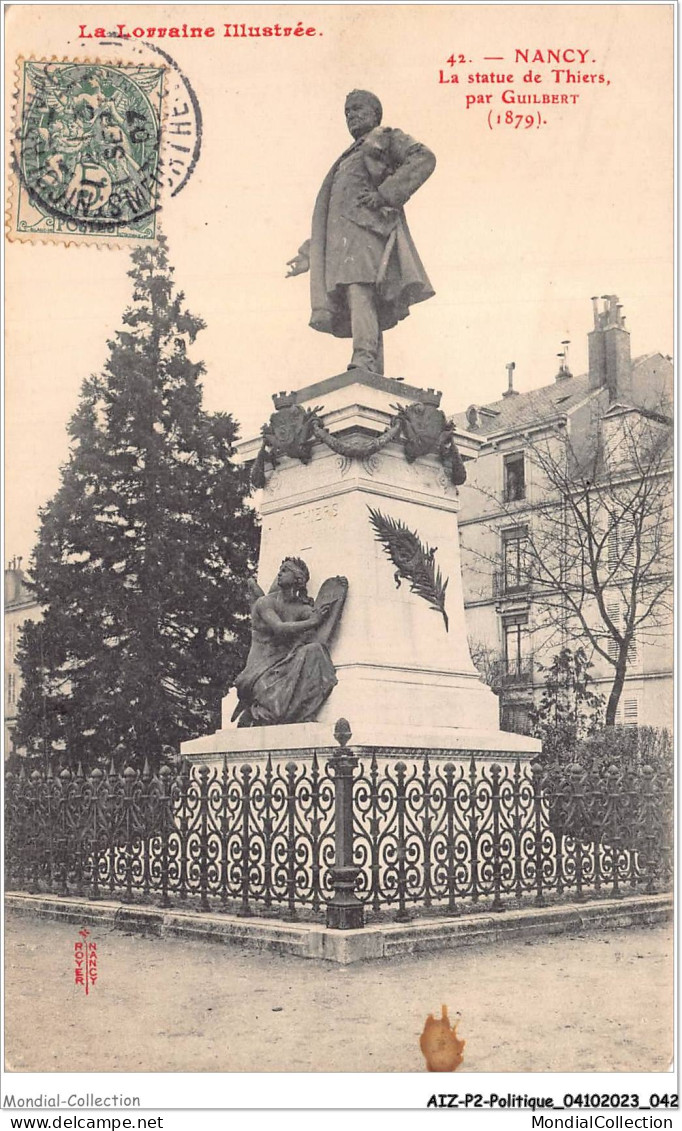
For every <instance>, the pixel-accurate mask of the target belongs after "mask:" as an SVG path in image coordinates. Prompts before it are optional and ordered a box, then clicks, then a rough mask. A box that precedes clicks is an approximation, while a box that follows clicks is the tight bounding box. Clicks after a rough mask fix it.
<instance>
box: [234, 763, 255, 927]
mask: <svg viewBox="0 0 682 1131" xmlns="http://www.w3.org/2000/svg"><path fill="white" fill-rule="evenodd" d="M239 772H240V774H241V777H242V846H241V869H242V885H241V886H242V901H241V904H240V906H239V910H238V912H237V914H238V915H240V916H244V917H246V916H248V915H250V914H251V905H250V904H249V840H250V830H249V821H250V817H251V775H252V774H253V770H252V768H251V766H249V765H248V763H246V762H245V763H244V765H243V766H241V768H240V771H239Z"/></svg>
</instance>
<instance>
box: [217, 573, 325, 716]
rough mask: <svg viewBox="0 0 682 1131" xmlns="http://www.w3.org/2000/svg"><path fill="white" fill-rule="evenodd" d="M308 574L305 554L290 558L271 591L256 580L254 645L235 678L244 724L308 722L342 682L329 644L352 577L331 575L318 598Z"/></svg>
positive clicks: (237, 711)
mask: <svg viewBox="0 0 682 1131" xmlns="http://www.w3.org/2000/svg"><path fill="white" fill-rule="evenodd" d="M309 577H310V575H309V573H308V567H307V566H306V564H305V562H304V561H302V560H301V558H285V559H284V561H283V562H282V564H281V566H280V568H279V572H278V574H277V577H276V579H275V581H274V582H273V585H272V587H271V589H270V592H269V593H263V590H262V589H261V588H260V586H258V585H256V584H255V583H254V584H253V593H252V595H253V597H254V600H253V604H252V606H251V649H250V651H249V655H248V659H247V661H246V667H245V668H244V670H243V671H242V672H240V674H239V675H238V676H237V679H236V680H235V687H236V689H237V695H238V697H239V702H238V703H237V706H236V708H235V710H234V713H233V715H232V721H233V722H234V721H235V720H238V723H237V725H238V726H240V727H245V726H273V725H275V724H277V723H303V722H309V721H310V720H312V719H314V718H315V716H316V714H317V712H318V711H319V709H320V707H321V706H322V704H323V703H324V701H325V699H326V698H327V697H328V695H329V693H330V692H331V690H332V688H333V687H335V685H336V683H337V679H336V673H335V671H334V665H333V663H332V661H331V658H330V656H329V648H328V645H329V643H330V641H331V638H332V636H333V634H334V631H335V629H336V627H337V625H338V622H339V619H340V617H341V613H342V611H343V606H344V602H345V600H346V593H347V592H348V581H347V580H346V578H345V577H330V578H328V579H327V581H325V582H324V583H323V585H322V586H321V588H320V592H319V593H318V596H317V600H316V601H314V602H313V600H312V599H311V598H310V597H309V596H308V591H307V584H308V580H309Z"/></svg>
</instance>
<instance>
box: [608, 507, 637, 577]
mask: <svg viewBox="0 0 682 1131" xmlns="http://www.w3.org/2000/svg"><path fill="white" fill-rule="evenodd" d="M636 548H637V531H636V528H635V525H634V523H632V522H629V521H628V520H627V519H622V520H621V521H620V522H618V523H614V525H613V527H612V529H611V530H610V531H609V537H608V563H609V569H610V570H612V571H617V570H620V569H626V570H632V568H633V566H634V564H635V552H636Z"/></svg>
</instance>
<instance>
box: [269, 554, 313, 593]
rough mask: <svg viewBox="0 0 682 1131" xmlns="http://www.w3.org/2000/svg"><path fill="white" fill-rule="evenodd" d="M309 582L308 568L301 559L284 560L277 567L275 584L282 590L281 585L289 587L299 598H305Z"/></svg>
mask: <svg viewBox="0 0 682 1131" xmlns="http://www.w3.org/2000/svg"><path fill="white" fill-rule="evenodd" d="M309 580H310V573H309V572H308V567H307V565H306V564H305V562H304V561H303V559H302V558H285V559H284V561H283V562H282V564H281V566H280V567H279V573H278V574H277V584H278V585H279V586H280V588H282V586H283V584H284V585H285V586H287V587H289V586H290V587H291V588H292V589H294V590H295V591H296V592H297V593H299V594H301V596H303V597H305V596H307V593H306V585H307V584H308V581H309Z"/></svg>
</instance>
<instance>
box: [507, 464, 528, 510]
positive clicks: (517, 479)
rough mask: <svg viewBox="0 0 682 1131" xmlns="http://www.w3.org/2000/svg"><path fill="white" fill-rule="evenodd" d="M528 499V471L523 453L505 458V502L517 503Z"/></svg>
mask: <svg viewBox="0 0 682 1131" xmlns="http://www.w3.org/2000/svg"><path fill="white" fill-rule="evenodd" d="M525 497H526V469H525V465H524V458H523V452H516V453H515V454H514V455H512V456H505V457H504V501H505V503H515V502H518V500H519V499H525Z"/></svg>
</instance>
